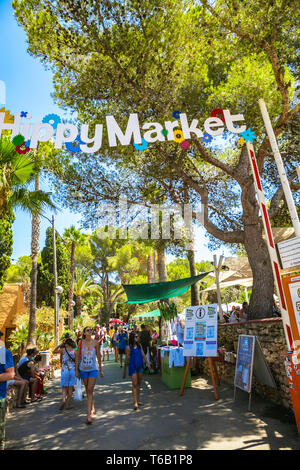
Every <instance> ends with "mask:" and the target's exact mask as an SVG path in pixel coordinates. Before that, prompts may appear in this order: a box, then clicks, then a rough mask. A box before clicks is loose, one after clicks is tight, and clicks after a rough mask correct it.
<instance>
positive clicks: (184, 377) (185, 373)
mask: <svg viewBox="0 0 300 470" xmlns="http://www.w3.org/2000/svg"><path fill="white" fill-rule="evenodd" d="M191 359H192V356H190V357H189V359H188V361H187V364H186V367H185V371H184V376H183V379H182V384H181V389H180V393H179V396H180V397H182V395H183V390H184V386H185V383H186V379H187V375H188V372H189V367H190V364H191Z"/></svg>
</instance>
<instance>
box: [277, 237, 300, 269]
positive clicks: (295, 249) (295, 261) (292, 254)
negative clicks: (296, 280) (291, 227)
mask: <svg viewBox="0 0 300 470" xmlns="http://www.w3.org/2000/svg"><path fill="white" fill-rule="evenodd" d="M277 248H278V252H279V255H280V261H281V265H282V269H288V268H294V267H295V266H300V237H294V238H290V239H289V240H284V241H283V242H280V243H277Z"/></svg>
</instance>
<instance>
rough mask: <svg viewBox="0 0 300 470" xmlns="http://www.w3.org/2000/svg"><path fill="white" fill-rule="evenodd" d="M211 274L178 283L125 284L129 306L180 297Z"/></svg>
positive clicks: (178, 281) (180, 280)
mask: <svg viewBox="0 0 300 470" xmlns="http://www.w3.org/2000/svg"><path fill="white" fill-rule="evenodd" d="M209 272H211V271H209ZM209 272H206V273H201V274H199V275H198V276H193V277H187V278H185V279H178V280H177V281H169V282H156V283H153V284H123V288H124V290H125V293H126V295H127V299H128V301H127V304H145V303H147V302H155V301H156V300H162V299H172V298H173V297H178V296H179V295H182V294H185V292H187V291H188V290H189V288H190V287H191V286H192V285H193V284H195V283H196V282H198V281H200V280H201V279H203V278H204V277H205V276H207V274H209Z"/></svg>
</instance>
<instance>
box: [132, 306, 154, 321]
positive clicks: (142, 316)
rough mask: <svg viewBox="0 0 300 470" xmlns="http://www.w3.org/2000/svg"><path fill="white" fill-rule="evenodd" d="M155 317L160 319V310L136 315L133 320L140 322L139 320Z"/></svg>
mask: <svg viewBox="0 0 300 470" xmlns="http://www.w3.org/2000/svg"><path fill="white" fill-rule="evenodd" d="M154 317H160V311H159V309H158V308H156V309H155V310H152V312H148V313H140V314H139V315H134V317H132V319H133V320H138V319H139V318H154Z"/></svg>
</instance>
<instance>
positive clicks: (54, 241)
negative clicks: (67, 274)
mask: <svg viewBox="0 0 300 470" xmlns="http://www.w3.org/2000/svg"><path fill="white" fill-rule="evenodd" d="M52 230H53V234H52V236H53V238H52V240H53V277H54V281H53V282H54V286H53V292H54V344H55V347H57V346H58V336H59V330H58V326H57V319H58V297H57V296H58V294H57V292H56V286H57V264H56V238H55V219H54V215H53V216H52Z"/></svg>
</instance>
